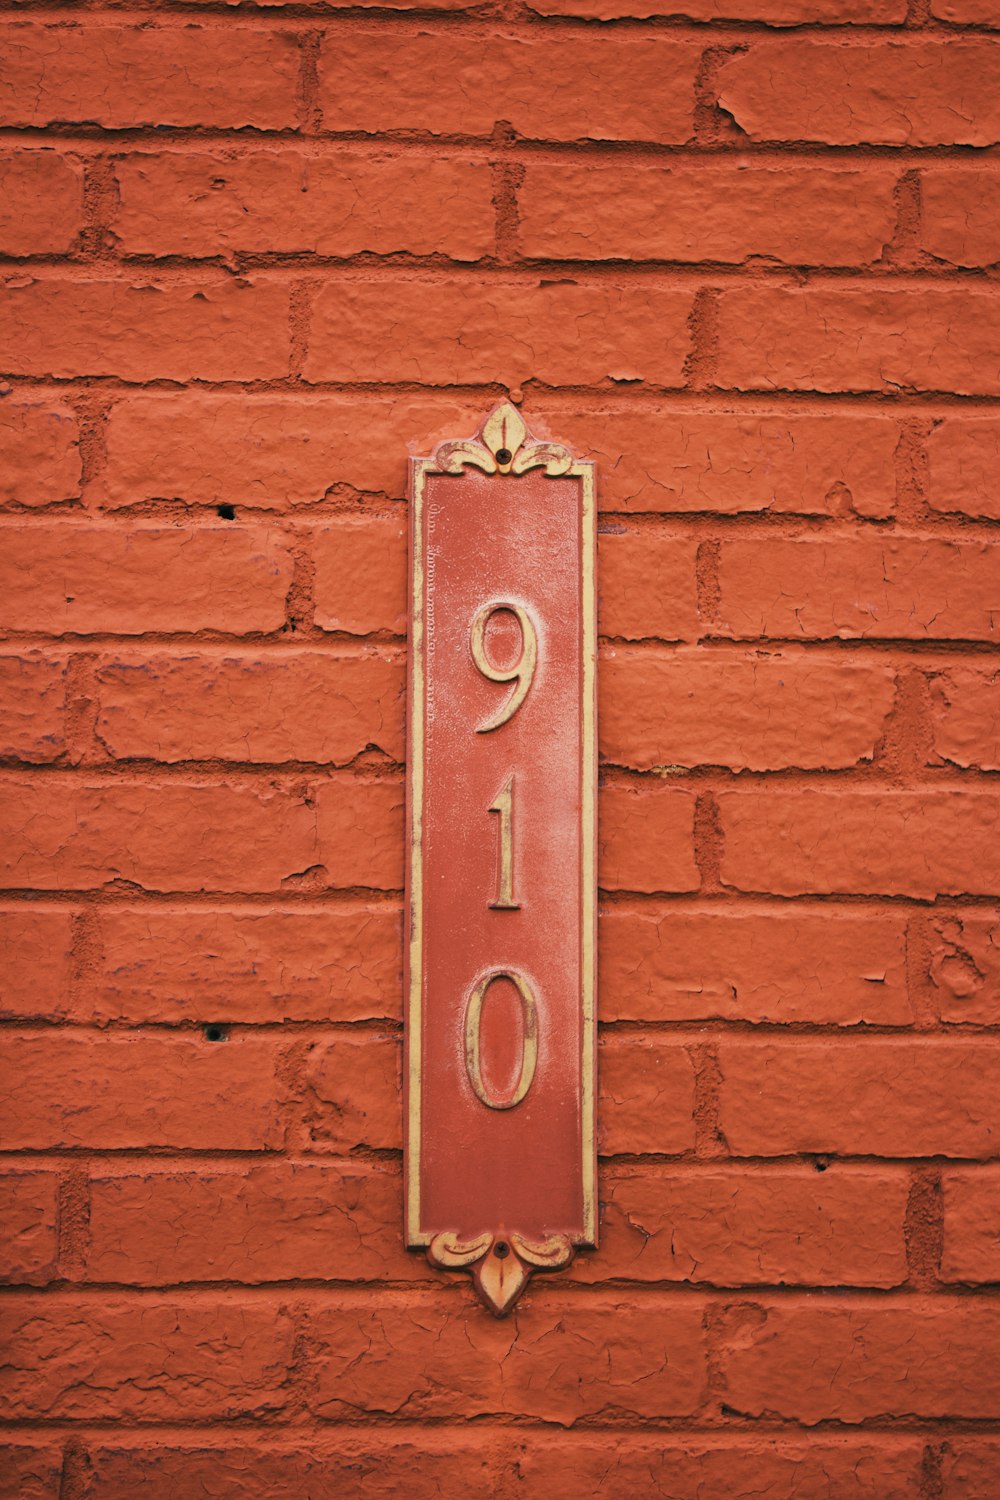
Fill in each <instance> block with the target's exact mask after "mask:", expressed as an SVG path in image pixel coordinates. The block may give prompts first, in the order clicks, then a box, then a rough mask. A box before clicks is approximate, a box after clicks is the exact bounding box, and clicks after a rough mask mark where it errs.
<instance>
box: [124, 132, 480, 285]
mask: <svg viewBox="0 0 1000 1500" xmlns="http://www.w3.org/2000/svg"><path fill="white" fill-rule="evenodd" d="M115 170H116V173H117V177H118V183H119V188H120V192H121V207H120V209H119V212H118V214H117V216H116V218H115V220H114V224H113V228H114V231H115V233H116V234H117V236H118V238H119V241H120V242H121V245H122V248H123V250H124V251H125V253H126V254H128V255H188V256H213V257H214V256H218V255H222V254H226V253H229V254H240V253H252V254H281V255H297V254H302V253H310V254H314V255H332V256H349V255H358V254H360V253H362V252H364V251H370V252H371V253H373V254H376V255H391V254H394V253H396V252H406V253H408V254H411V255H448V256H451V257H452V259H454V260H478V259H479V258H480V257H481V256H483V255H488V254H490V253H492V250H493V245H494V226H495V220H496V211H495V209H494V207H493V189H492V180H491V172H490V168H489V165H488V163H486V162H485V161H482V162H480V161H468V160H466V161H460V160H456V159H455V158H440V159H436V158H434V157H421V158H419V161H415V160H414V158H413V157H412V156H378V157H371V156H359V155H356V154H350V153H341V152H338V153H337V154H336V155H329V156H328V155H322V156H316V155H309V156H306V155H305V154H304V153H303V152H301V151H254V152H249V153H247V154H246V155H240V156H237V157H232V156H228V155H227V156H224V155H221V154H214V155H208V154H204V155H201V154H199V155H197V156H195V155H191V156H188V155H186V154H181V153H179V152H177V153H174V152H171V153H170V154H169V155H154V154H152V153H143V154H142V155H138V154H137V155H135V156H127V157H123V158H120V159H119V160H118V162H117V163H116V168H115Z"/></svg>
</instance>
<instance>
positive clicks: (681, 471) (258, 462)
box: [0, 391, 899, 518]
mask: <svg viewBox="0 0 1000 1500" xmlns="http://www.w3.org/2000/svg"><path fill="white" fill-rule="evenodd" d="M483 406H484V403H483V402H482V401H473V400H467V401H465V402H461V401H455V400H452V399H450V398H449V397H448V395H447V394H446V393H441V394H439V395H438V394H428V395H427V396H421V397H416V396H399V397H394V398H386V397H383V396H378V397H376V396H374V395H372V396H371V397H366V398H365V399H364V400H363V401H362V400H361V399H360V398H359V397H357V396H341V395H327V394H323V395H319V394H310V395H308V396H304V397H303V396H293V397H289V396H277V395H272V394H267V395H261V394H254V393H250V394H246V395H243V394H241V395H239V396H238V397H237V396H230V395H223V394H217V393H204V392H200V391H199V392H178V393H176V394H174V393H171V394H170V395H164V394H162V393H156V394H154V393H148V394H147V393H136V394H134V395H133V394H130V395H128V396H125V397H124V398H123V399H122V400H120V401H118V402H116V404H115V406H114V407H113V408H112V410H111V412H110V414H109V417H108V462H107V467H106V469H105V471H104V473H103V474H102V478H101V491H100V498H101V499H102V500H103V501H105V503H107V504H108V505H110V506H124V505H134V504H137V503H141V502H143V501H146V500H155V499H159V498H168V499H180V500H184V501H186V502H187V503H189V504H204V505H217V504H219V503H220V502H225V503H228V504H233V505H248V506H262V507H271V508H274V509H282V510H283V509H286V508H289V509H290V508H293V507H295V506H298V505H304V504H308V503H310V502H312V501H316V500H321V499H323V498H324V497H325V496H326V495H328V494H336V495H343V496H344V498H349V499H356V498H358V497H359V496H360V495H363V494H371V493H375V494H378V495H380V496H381V497H385V498H388V499H393V500H401V499H403V497H404V496H405V494H406V459H407V449H409V451H410V452H412V453H420V454H426V453H432V452H433V451H434V449H435V447H436V446H437V443H438V442H439V441H440V440H442V439H443V438H446V437H454V436H455V435H456V434H458V435H463V434H471V433H473V432H474V431H475V430H476V428H477V426H478V425H479V422H480V420H481V418H482V415H483ZM2 410H3V408H2V407H0V411H2ZM525 416H526V418H527V420H528V421H529V423H530V424H531V426H532V428H533V430H534V431H535V432H536V433H537V434H538V435H539V436H541V435H550V436H552V437H554V438H556V439H558V440H560V441H562V442H566V443H569V444H570V445H571V446H572V447H574V448H575V449H576V451H578V452H580V453H586V454H592V455H594V456H595V457H596V458H597V461H598V496H597V499H598V504H599V505H600V506H601V507H602V508H603V509H607V510H629V511H640V512H642V511H657V512H659V511H662V512H674V511H678V512H683V513H687V512H698V511H706V512H714V511H718V512H721V513H723V514H726V515H730V514H736V513H739V512H742V511H773V512H781V513H784V512H789V513H795V514H803V515H834V514H840V513H842V512H843V511H845V510H846V511H847V512H848V513H852V514H855V515H860V516H869V517H876V518H882V517H885V516H888V515H891V514H892V511H893V507H894V504H895V490H896V479H895V474H894V470H893V455H894V453H895V450H896V444H897V442H898V438H899V434H898V430H897V427H896V424H895V423H894V422H892V421H890V420H888V419H886V418H885V417H872V416H860V417H859V416H840V415H835V416H818V417H817V416H805V415H801V414H800V413H798V412H793V413H790V414H788V415H777V416H776V415H774V414H773V413H760V412H756V413H752V414H750V415H734V414H732V413H727V412H712V413H710V414H707V415H706V414H704V413H701V412H677V411H674V410H664V411H655V410H647V409H645V408H643V409H642V410H638V411H615V412H594V411H591V410H587V411H585V412H581V411H579V410H578V409H567V410H561V409H559V408H558V407H555V406H551V405H546V406H541V407H538V408H536V407H535V406H534V405H532V406H531V408H530V409H526V410H525ZM404 438H405V439H408V441H404V440H403V439H404Z"/></svg>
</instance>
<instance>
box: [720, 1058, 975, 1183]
mask: <svg viewBox="0 0 1000 1500" xmlns="http://www.w3.org/2000/svg"><path fill="white" fill-rule="evenodd" d="M719 1051H720V1067H721V1073H722V1085H721V1106H720V1112H719V1119H720V1125H721V1129H722V1133H723V1135H724V1136H725V1138H726V1140H727V1141H728V1143H729V1147H730V1150H731V1151H732V1152H733V1153H734V1154H735V1155H738V1156H786V1155H790V1154H793V1153H798V1152H801V1151H819V1152H828V1151H830V1152H838V1153H840V1154H842V1155H851V1156H906V1157H912V1156H969V1157H990V1156H996V1155H998V1154H1000V1047H998V1046H997V1045H996V1044H995V1043H993V1042H992V1041H988V1040H985V1039H984V1038H982V1037H976V1038H974V1039H973V1038H969V1039H968V1040H963V1041H955V1040H952V1039H951V1038H942V1037H919V1038H918V1037H865V1038H864V1039H863V1040H861V1041H856V1040H853V1039H850V1038H829V1039H828V1040H825V1041H823V1042H814V1041H812V1040H799V1039H794V1040H793V1039H785V1040H783V1041H781V1042H760V1041H747V1042H737V1041H724V1042H723V1043H722V1044H721V1046H720V1049H719Z"/></svg>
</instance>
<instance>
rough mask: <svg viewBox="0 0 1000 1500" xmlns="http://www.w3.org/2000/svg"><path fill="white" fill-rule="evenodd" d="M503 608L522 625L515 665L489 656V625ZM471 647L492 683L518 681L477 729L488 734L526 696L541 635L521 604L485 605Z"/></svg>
mask: <svg viewBox="0 0 1000 1500" xmlns="http://www.w3.org/2000/svg"><path fill="white" fill-rule="evenodd" d="M502 609H506V610H508V611H509V612H510V613H511V614H512V615H513V616H514V617H515V619H516V620H517V623H518V625H519V626H520V627H521V654H520V656H519V657H518V659H517V661H516V662H515V663H514V665H513V666H512V667H495V666H494V665H493V663H492V662H491V661H490V659H489V657H488V656H487V655H486V627H487V625H488V624H489V622H490V620H491V619H492V617H493V615H495V614H497V613H498V611H500V610H502ZM470 646H471V648H472V660H473V661H474V662H475V664H476V666H477V667H478V669H479V671H480V672H482V674H483V676H484V677H487V678H488V679H489V680H490V682H516V683H517V686H516V687H515V689H514V691H513V692H512V693H511V695H510V697H509V698H508V699H507V702H506V703H505V704H504V705H503V707H502V708H499V709H498V710H497V712H496V713H495V714H494V715H493V717H492V719H487V721H486V723H485V724H480V725H479V726H478V728H477V729H476V733H477V734H489V732H490V730H491V729H499V728H500V726H501V724H506V722H507V720H508V719H512V718H513V717H514V715H515V714H516V713H517V711H518V709H519V708H520V707H521V704H522V703H523V702H524V700H525V698H526V697H527V695H528V689H529V688H530V686H531V679H532V678H533V677H534V675H535V663H536V661H537V660H538V636H537V635H536V633H535V627H534V625H533V624H532V622H531V616H530V615H529V614H528V613H527V611H526V610H523V609H522V608H521V606H520V605H519V604H507V603H501V604H484V605H483V607H482V609H481V610H480V611H479V613H478V614H477V615H476V618H475V619H474V620H473V622H472V635H471V639H470Z"/></svg>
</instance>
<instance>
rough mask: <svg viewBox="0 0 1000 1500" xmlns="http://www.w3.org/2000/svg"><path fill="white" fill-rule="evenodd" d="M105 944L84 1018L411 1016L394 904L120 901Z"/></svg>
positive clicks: (80, 1005) (109, 917) (108, 917)
mask: <svg viewBox="0 0 1000 1500" xmlns="http://www.w3.org/2000/svg"><path fill="white" fill-rule="evenodd" d="M0 920H2V919H0ZM0 930H2V929H0ZM100 945H101V969H100V974H99V976H98V977H97V979H96V983H95V988H94V991H93V993H92V994H89V995H88V996H87V997H86V999H84V1000H80V1001H78V1002H77V1004H76V1005H75V1006H74V1008H73V1015H74V1018H75V1019H77V1020H81V1021H97V1022H99V1023H105V1022H107V1021H127V1022H129V1023H131V1024H135V1023H137V1022H142V1021H160V1022H163V1021H166V1022H169V1023H175V1022H177V1021H201V1020H204V1019H206V1018H208V1019H210V1020H212V1021H216V1022H219V1021H221V1022H230V1021H237V1022H240V1021H242V1022H265V1023H272V1022H275V1021H368V1020H377V1019H384V1018H386V1017H388V1018H391V1019H393V1020H397V1019H399V1018H400V1017H401V1003H402V987H403V976H402V967H403V934H402V917H401V914H400V913H399V911H398V910H396V909H394V908H386V907H378V906H372V907H362V908H360V909H359V910H354V911H345V910H342V909H341V908H339V907H338V908H330V907H323V906H317V907H312V908H307V909H302V908H300V907H296V908H295V909H294V910H284V911H283V910H280V909H267V908H264V909H260V908H257V907H252V908H248V909H244V910H238V911H220V910H218V909H215V908H210V909H206V908H191V909H184V910H170V909H163V908H162V907H148V906H146V907H139V908H136V909H135V910H110V911H107V912H104V913H102V915H101V925H100Z"/></svg>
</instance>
